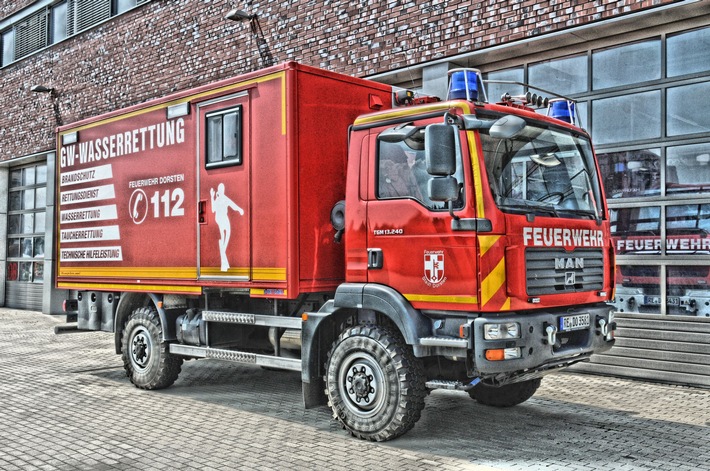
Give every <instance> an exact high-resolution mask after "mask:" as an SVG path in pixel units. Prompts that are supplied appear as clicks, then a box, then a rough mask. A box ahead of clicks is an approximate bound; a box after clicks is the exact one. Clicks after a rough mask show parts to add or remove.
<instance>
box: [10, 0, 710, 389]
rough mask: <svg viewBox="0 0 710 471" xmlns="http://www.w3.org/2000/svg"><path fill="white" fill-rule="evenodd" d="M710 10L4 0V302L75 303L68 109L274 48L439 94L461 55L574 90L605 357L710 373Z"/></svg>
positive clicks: (101, 104) (395, 0)
mask: <svg viewBox="0 0 710 471" xmlns="http://www.w3.org/2000/svg"><path fill="white" fill-rule="evenodd" d="M234 8H238V9H241V10H243V11H245V12H246V13H247V14H252V15H256V20H257V21H258V26H259V27H260V30H258V29H257V30H256V32H257V34H256V35H255V34H253V33H252V29H251V28H250V24H249V23H248V22H241V23H240V22H234V21H229V20H226V19H225V18H224V16H225V14H226V13H227V12H228V11H229V10H231V9H234ZM709 20H710V2H708V1H706V0H703V1H697V0H685V1H671V0H646V1H601V0H599V1H582V0H566V1H558V0H547V1H538V2H533V1H527V0H512V1H489V0H486V1H476V2H474V1H444V0H441V1H439V0H431V1H399V0H391V1H382V2H369V1H357V2H345V1H337V0H334V1H324V2H315V1H305V0H304V1H297V0H287V1H279V2H277V1H268V0H266V1H244V2H237V1H199V2H198V1H188V0H174V1H167V0H92V1H85V0H17V1H5V2H2V5H0V44H1V45H2V49H1V50H0V53H1V54H2V55H1V61H0V80H1V82H2V87H1V88H0V98H2V103H3V113H2V114H1V115H0V306H3V305H4V306H10V307H20V308H30V309H37V310H42V311H44V312H47V313H49V312H57V311H58V308H59V305H60V303H61V296H60V295H59V294H58V293H56V292H54V290H53V289H52V286H51V281H50V278H51V277H50V276H49V274H50V273H51V271H52V255H51V250H49V247H51V246H52V231H51V227H52V221H53V212H52V211H53V192H54V187H53V184H52V178H53V175H54V154H53V150H54V147H55V142H54V129H55V127H56V125H57V124H59V123H64V124H66V123H71V122H74V121H77V120H79V119H82V118H86V117H89V116H94V115H97V114H101V113H104V112H107V111H110V110H114V109H117V108H122V107H126V106H129V105H133V104H136V103H140V102H142V101H145V100H148V99H151V98H154V97H158V96H163V95H166V94H168V93H170V92H173V91H176V90H180V89H185V88H190V87H194V86H198V85H201V84H205V83H209V82H212V81H215V80H218V79H221V78H225V77H228V76H233V75H236V74H239V73H242V72H245V71H250V70H254V69H257V68H260V67H261V66H262V65H263V63H264V62H263V61H264V60H265V59H266V60H270V59H273V60H274V61H277V62H281V61H287V60H295V61H299V62H302V63H306V64H309V65H314V66H318V67H322V68H326V69H330V70H334V71H337V72H342V73H346V74H351V75H357V76H361V77H370V78H372V79H374V80H379V81H383V82H387V83H391V84H396V85H399V86H402V87H406V88H411V89H414V90H416V91H418V92H420V93H428V94H435V95H442V94H443V93H445V91H446V72H447V71H448V70H449V69H451V68H454V67H460V66H471V67H476V68H478V69H480V70H481V71H482V72H483V73H484V74H486V76H487V77H488V78H489V79H495V80H506V81H516V82H525V83H529V84H531V85H535V86H537V87H540V88H543V89H550V90H554V91H556V92H557V93H561V94H564V95H567V96H570V97H572V98H574V99H576V100H577V101H578V110H579V112H580V115H581V121H582V125H583V127H585V128H587V129H588V130H589V131H590V132H591V134H592V136H593V138H594V141H595V144H596V147H597V153H598V154H599V157H600V162H601V167H602V172H603V173H604V176H605V179H606V182H605V186H606V192H607V196H608V197H609V201H610V206H611V207H612V215H611V217H612V223H613V226H614V230H615V234H616V237H617V239H616V240H617V242H616V243H617V253H618V260H617V261H618V263H619V270H618V273H617V302H616V305H617V308H618V310H619V313H620V314H619V317H620V319H619V322H620V324H621V325H622V329H621V330H620V332H619V333H620V337H622V338H623V340H622V341H620V342H619V344H618V345H617V347H615V349H614V350H612V352H616V353H612V354H610V355H607V356H605V357H604V359H603V360H600V361H603V362H604V363H606V364H605V365H604V366H603V368H602V369H603V371H607V372H612V373H619V374H631V375H634V376H639V377H645V378H661V379H664V380H667V381H676V382H689V383H694V384H705V385H710V367H708V366H707V365H708V356H709V355H710V350H709V349H708V345H710V287H709V286H707V282H708V280H710V250H708V247H705V245H704V244H703V241H704V239H705V237H706V236H707V232H708V231H710V117H708V116H710V114H708V113H707V112H706V111H705V110H707V109H708V108H710V28H708V27H707V25H708V24H710V21H709ZM253 24H254V25H256V24H257V23H253ZM260 42H263V43H264V44H262V49H261V50H260V49H259V44H260ZM260 52H261V53H262V54H260ZM36 86H42V87H44V88H39V89H37V88H35V91H34V92H33V91H32V89H33V87H36ZM41 90H45V93H42V92H41ZM506 91H507V92H511V93H512V94H516V93H520V92H523V91H524V89H523V87H522V86H519V85H515V84H500V83H498V84H491V85H490V86H489V90H488V96H489V99H495V98H494V97H497V96H499V95H500V94H501V93H502V92H506ZM45 247H46V250H45ZM589 368H590V369H592V370H599V367H597V366H595V365H591V366H590V367H589Z"/></svg>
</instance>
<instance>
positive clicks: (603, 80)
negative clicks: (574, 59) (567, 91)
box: [592, 40, 661, 90]
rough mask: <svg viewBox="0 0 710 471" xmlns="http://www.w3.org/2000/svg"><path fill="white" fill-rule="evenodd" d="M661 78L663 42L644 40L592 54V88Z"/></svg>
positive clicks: (599, 88)
mask: <svg viewBox="0 0 710 471" xmlns="http://www.w3.org/2000/svg"><path fill="white" fill-rule="evenodd" d="M660 78H661V41H660V40H653V41H644V42H640V43H634V44H627V45H624V46H619V47H614V48H610V49H604V50H601V51H595V52H593V53H592V88H593V89H594V90H601V89H603V88H612V87H621V86H624V85H630V84H634V83H641V82H647V81H650V80H658V79H660Z"/></svg>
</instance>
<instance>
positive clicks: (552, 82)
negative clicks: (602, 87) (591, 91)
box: [528, 55, 588, 95]
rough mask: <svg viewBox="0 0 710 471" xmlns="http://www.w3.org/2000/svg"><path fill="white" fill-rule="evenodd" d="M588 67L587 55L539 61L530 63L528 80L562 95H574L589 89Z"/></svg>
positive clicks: (531, 83)
mask: <svg viewBox="0 0 710 471" xmlns="http://www.w3.org/2000/svg"><path fill="white" fill-rule="evenodd" d="M587 69H588V67H587V56H586V55H582V56H575V57H566V58H563V59H556V60H551V61H547V62H539V63H537V64H531V65H530V67H529V69H528V75H529V78H528V82H529V83H530V85H534V86H537V87H542V88H545V89H547V90H551V91H554V92H555V93H558V94H560V95H574V94H577V93H583V92H586V91H587V88H588V85H587V82H588V74H587Z"/></svg>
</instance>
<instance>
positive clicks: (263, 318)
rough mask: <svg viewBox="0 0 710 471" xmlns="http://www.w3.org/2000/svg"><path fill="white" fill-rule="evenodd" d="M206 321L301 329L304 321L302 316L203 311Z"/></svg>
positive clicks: (203, 317)
mask: <svg viewBox="0 0 710 471" xmlns="http://www.w3.org/2000/svg"><path fill="white" fill-rule="evenodd" d="M202 319H204V321H205V322H222V323H228V324H249V325H263V326H267V327H282V328H284V329H299V330H300V329H301V328H302V325H303V321H302V320H301V318H300V317H284V316H268V315H263V314H250V313H247V312H228V311H202Z"/></svg>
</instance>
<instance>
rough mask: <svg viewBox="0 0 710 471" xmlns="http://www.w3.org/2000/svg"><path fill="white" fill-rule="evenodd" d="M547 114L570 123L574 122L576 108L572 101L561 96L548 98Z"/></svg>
mask: <svg viewBox="0 0 710 471" xmlns="http://www.w3.org/2000/svg"><path fill="white" fill-rule="evenodd" d="M547 116H551V117H553V118H555V119H559V120H561V121H565V122H567V123H570V124H575V121H576V119H575V118H576V110H575V105H574V102H573V101H572V100H565V99H563V98H558V99H556V100H550V106H549V107H548V108H547Z"/></svg>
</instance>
